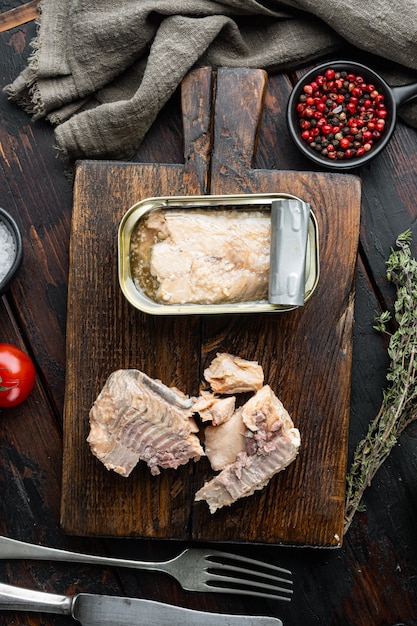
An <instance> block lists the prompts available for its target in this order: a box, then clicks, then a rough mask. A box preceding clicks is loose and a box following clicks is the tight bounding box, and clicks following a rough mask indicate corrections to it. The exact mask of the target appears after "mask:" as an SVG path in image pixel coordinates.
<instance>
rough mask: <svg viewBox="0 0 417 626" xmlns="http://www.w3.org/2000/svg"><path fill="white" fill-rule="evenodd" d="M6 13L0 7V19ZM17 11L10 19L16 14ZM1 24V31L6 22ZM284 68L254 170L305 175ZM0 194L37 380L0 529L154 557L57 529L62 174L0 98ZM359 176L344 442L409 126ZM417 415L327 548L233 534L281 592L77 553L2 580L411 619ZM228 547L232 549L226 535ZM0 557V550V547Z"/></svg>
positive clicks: (355, 425) (416, 547)
mask: <svg viewBox="0 0 417 626" xmlns="http://www.w3.org/2000/svg"><path fill="white" fill-rule="evenodd" d="M19 5H20V2H19V1H18V0H16V1H14V0H8V1H7V2H6V3H5V4H4V3H3V5H2V10H4V11H6V10H8V9H13V8H15V7H18V6H19ZM8 15H9V16H10V20H9V21H8V22H7V21H4V20H3V25H2V28H3V32H2V33H1V36H0V46H1V48H0V56H1V60H2V66H1V67H2V77H1V80H2V85H4V84H7V83H8V82H10V81H11V80H12V79H13V78H14V77H15V76H16V75H17V73H18V72H19V71H20V69H21V68H23V67H24V65H25V60H26V59H27V57H28V55H29V52H30V48H29V42H30V40H31V39H32V37H33V34H34V29H35V26H34V23H33V22H32V21H29V22H27V23H25V24H23V25H17V24H16V23H15V21H14V17H13V14H8ZM3 17H4V16H3ZM18 21H19V20H18ZM4 29H5V30H4ZM293 79H294V77H293V76H292V77H288V76H283V75H270V76H269V77H268V85H267V94H266V100H265V110H264V119H263V123H262V127H261V132H260V136H259V141H258V146H257V152H256V157H255V163H254V167H258V168H264V169H268V170H300V171H318V170H315V168H314V167H312V165H311V164H310V163H309V162H307V161H306V160H305V159H304V158H303V157H301V156H300V155H299V154H298V152H297V150H296V148H295V147H294V146H293V145H292V143H291V141H290V139H289V136H288V133H287V130H286V127H285V118H284V109H285V103H286V99H287V97H288V94H289V91H290V89H291V80H293ZM0 114H1V123H0V146H1V156H0V158H1V161H0V162H1V177H0V189H1V195H0V205H1V206H2V207H3V208H5V209H6V210H8V211H9V212H10V213H11V214H12V215H13V216H14V217H15V219H16V221H17V222H18V224H19V226H20V228H21V231H22V235H23V240H24V263H23V266H22V269H21V272H20V274H19V276H18V278H17V280H16V281H15V283H14V284H13V286H12V288H11V290H10V291H9V292H8V293H7V295H5V296H3V297H2V301H1V304H0V341H1V342H10V343H13V344H16V345H18V346H20V347H22V348H23V349H24V350H25V351H27V352H28V353H29V354H30V355H31V356H32V358H33V360H34V362H35V364H36V369H37V381H36V386H35V389H34V391H33V393H32V394H31V396H30V397H29V399H28V400H27V401H26V402H25V403H24V404H22V405H21V406H19V407H16V408H14V409H9V410H2V411H1V413H0V492H1V500H0V533H1V534H3V535H5V536H8V537H12V538H15V539H20V540H24V541H29V542H33V543H41V544H46V545H52V546H55V547H59V548H66V549H72V550H79V551H90V552H96V553H103V554H112V555H117V556H128V555H132V554H133V555H136V556H137V557H139V556H141V557H143V558H149V559H151V558H163V557H165V556H167V555H173V554H174V553H176V552H177V551H178V550H179V548H180V546H181V545H182V544H181V543H180V542H177V541H170V542H164V541H156V540H150V539H114V538H113V539H102V538H85V537H81V536H69V535H67V534H65V533H64V532H63V530H62V528H61V525H60V501H61V469H62V449H63V407H64V391H65V369H66V354H65V340H66V318H67V284H68V269H69V258H68V254H69V240H70V222H71V213H72V202H73V194H72V191H73V189H72V185H71V183H70V182H69V180H68V179H67V178H66V177H65V174H64V167H63V164H62V162H61V161H60V159H59V158H58V157H57V155H56V152H55V149H54V146H53V131H52V128H51V127H50V126H49V125H48V124H46V123H44V122H36V123H33V122H31V121H30V120H29V119H28V117H27V115H26V114H25V113H24V112H23V111H21V110H20V109H19V108H18V107H16V106H15V105H14V104H12V103H9V102H8V101H7V99H6V97H5V96H4V95H3V96H1V97H0ZM182 146H183V138H182V122H181V113H180V100H179V96H178V95H176V96H175V97H174V98H173V99H172V100H171V102H169V104H168V105H167V106H166V107H165V109H164V110H163V111H162V112H161V114H160V115H159V117H158V119H157V120H156V122H155V124H154V125H153V127H152V129H151V131H150V132H149V134H148V136H147V137H146V139H145V141H144V142H143V144H142V145H141V147H140V149H139V150H138V152H137V154H136V156H135V161H136V162H138V163H168V162H170V163H182V162H183V154H182ZM355 173H356V174H358V175H359V176H360V178H361V182H362V207H361V231H360V245H359V254H358V267H357V279H356V300H355V328H354V341H353V368H352V385H351V411H350V434H349V459H348V462H349V463H350V461H351V457H352V453H353V449H354V447H355V445H356V443H357V442H358V441H359V440H360V439H361V438H362V437H363V436H364V434H365V433H366V430H367V426H368V423H369V422H370V420H372V419H373V417H374V416H375V415H376V413H377V411H378V409H379V406H380V404H381V398H382V388H383V387H384V386H385V384H386V381H385V374H386V368H387V364H388V358H387V353H386V341H385V339H384V338H383V337H382V336H381V335H380V334H378V333H377V332H375V331H374V330H373V329H372V325H373V319H374V314H375V311H377V310H379V309H380V308H382V309H385V308H387V307H388V308H389V307H390V306H391V305H392V302H393V297H394V290H393V287H392V286H391V285H389V284H388V283H387V280H386V277H385V261H386V259H387V258H388V255H389V252H390V247H391V246H394V244H395V239H396V237H397V235H398V234H399V233H401V232H403V231H404V230H406V229H407V228H409V227H411V228H412V229H413V233H414V239H415V240H414V243H413V245H414V249H415V251H416V253H417V243H416V240H417V239H416V238H417V228H416V218H417V208H416V197H417V131H416V130H414V129H411V128H408V127H406V126H405V125H404V124H403V123H402V122H401V121H399V122H398V124H397V128H396V130H395V133H394V136H393V138H392V141H391V142H390V144H389V146H388V147H387V149H386V150H385V152H384V153H383V154H381V155H380V156H379V157H378V158H377V159H376V160H374V161H373V162H371V163H370V164H369V165H367V166H366V167H364V168H363V169H361V170H360V171H358V172H355ZM86 356H87V357H88V355H86ZM416 440H417V425H415V424H413V425H411V426H410V427H409V428H408V430H407V431H406V432H405V434H404V435H403V436H402V438H401V441H400V442H399V445H397V446H396V447H395V449H394V450H393V452H392V454H391V455H390V457H389V459H388V460H387V461H386V462H385V464H384V465H383V467H382V468H381V470H380V471H379V472H378V474H377V476H376V477H375V479H374V481H373V484H372V486H371V487H369V488H368V490H367V491H366V494H365V498H364V502H365V504H366V511H365V512H363V513H358V514H357V515H356V517H355V519H354V521H353V523H352V525H351V527H350V529H349V531H348V533H347V534H346V536H345V538H344V542H343V545H342V547H341V548H333V549H312V548H299V547H297V548H292V547H284V546H263V545H239V546H238V547H236V551H238V552H239V553H241V554H247V555H249V556H255V557H257V558H261V559H265V560H268V561H270V562H275V563H277V564H280V565H283V566H284V567H288V568H289V569H291V570H292V571H293V573H294V590H295V593H294V599H293V601H292V602H291V603H290V604H287V603H278V602H272V601H267V600H255V599H251V598H245V597H242V598H240V597H233V596H221V595H215V594H200V595H198V594H193V593H187V592H184V591H183V590H182V589H181V588H180V587H179V586H178V585H177V584H176V583H175V581H173V580H171V579H170V578H168V577H167V576H164V575H162V574H156V573H140V572H131V571H126V570H118V571H115V570H110V569H103V568H100V567H90V566H84V565H65V564H51V563H34V562H22V561H1V562H0V580H1V581H2V582H8V583H11V584H16V585H19V586H26V587H29V588H34V589H40V590H45V591H50V592H57V593H67V592H68V593H73V592H75V591H89V592H92V593H110V594H120V595H132V596H137V597H143V598H148V599H154V600H161V601H164V602H168V603H172V604H178V605H182V606H186V607H190V608H199V609H202V610H208V611H216V612H224V613H225V612H234V613H240V614H245V613H248V614H254V615H255V614H266V615H274V616H278V617H281V619H282V620H283V622H284V624H285V626H290V625H292V626H300V625H303V626H310V625H314V624H325V625H329V626H330V625H337V626H340V625H346V626H348V625H352V626H362V625H363V626H369V625H370V624H372V625H375V626H388V625H389V626H394V624H396V625H397V624H398V625H399V624H406V625H407V626H411V625H412V624H417V584H416V580H417V539H416V532H415V528H416V525H417V452H416V450H417V447H416V446H417V441H416ZM229 547H230V546H229ZM0 556H1V555H0ZM0 623H1V624H31V625H34V624H43V625H45V626H46V625H49V624H62V625H63V624H66V623H68V624H69V623H71V622H70V620H69V619H67V618H61V617H50V616H40V615H36V614H34V615H28V614H23V613H22V614H17V613H4V614H0Z"/></svg>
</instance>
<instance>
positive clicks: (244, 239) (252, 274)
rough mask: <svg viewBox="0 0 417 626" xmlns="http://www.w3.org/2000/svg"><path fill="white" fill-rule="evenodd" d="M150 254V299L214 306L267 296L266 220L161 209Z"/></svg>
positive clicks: (235, 214) (227, 213)
mask: <svg viewBox="0 0 417 626" xmlns="http://www.w3.org/2000/svg"><path fill="white" fill-rule="evenodd" d="M164 219H165V225H164V227H163V228H162V227H160V232H161V233H162V234H161V239H162V240H161V241H156V243H155V245H153V246H152V248H151V250H150V261H149V267H150V273H151V275H152V276H153V277H155V278H156V281H157V284H158V288H157V292H156V299H157V300H158V301H159V302H163V303H165V304H186V303H188V304H216V303H223V302H245V301H258V300H264V299H266V298H267V297H268V284H269V257H270V237H271V235H270V232H271V224H270V216H269V215H268V214H267V213H262V212H257V213H250V212H247V213H245V214H243V213H242V212H240V213H239V212H233V211H223V212H219V211H217V212H216V211H201V212H198V211H183V212H175V211H167V212H166V213H165V215H164Z"/></svg>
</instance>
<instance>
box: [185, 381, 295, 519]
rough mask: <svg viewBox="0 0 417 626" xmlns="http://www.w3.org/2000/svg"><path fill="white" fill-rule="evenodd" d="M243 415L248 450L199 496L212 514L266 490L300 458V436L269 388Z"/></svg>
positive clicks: (243, 410)
mask: <svg viewBox="0 0 417 626" xmlns="http://www.w3.org/2000/svg"><path fill="white" fill-rule="evenodd" d="M241 412H242V421H243V422H244V424H245V427H246V430H245V435H244V437H245V449H244V450H243V451H241V452H238V454H237V457H236V459H235V461H234V462H232V463H230V464H228V465H226V467H224V469H222V471H221V472H220V473H219V474H218V475H217V476H215V477H214V478H213V479H212V480H210V481H208V482H207V483H206V484H205V485H204V486H203V487H202V488H201V489H200V490H199V491H197V493H196V496H195V500H196V501H199V500H205V501H206V502H207V504H208V506H209V509H210V512H211V513H215V511H217V509H220V508H222V507H224V506H229V505H231V504H233V503H234V502H236V500H239V499H240V498H245V497H248V496H250V495H252V494H253V493H254V492H255V491H257V490H259V489H263V488H264V487H265V486H266V485H267V484H268V482H269V481H270V479H271V478H272V477H273V476H274V475H275V474H277V473H278V472H280V471H282V470H283V469H284V468H286V467H287V466H288V465H289V464H290V463H292V461H294V459H295V458H296V456H297V454H298V450H299V447H300V432H299V430H298V429H297V428H295V427H294V424H293V421H292V419H291V417H290V416H289V414H288V412H287V411H286V409H285V408H284V406H283V404H282V402H281V401H280V400H279V398H277V397H276V395H275V394H274V392H273V391H272V389H271V388H270V387H269V386H268V385H265V386H264V387H263V388H262V389H261V390H260V391H258V392H257V393H256V394H255V395H254V396H253V397H252V398H250V400H248V402H247V403H246V404H245V405H244V406H243V407H242V408H241ZM223 427H224V425H222V426H218V427H213V428H219V429H221V428H223Z"/></svg>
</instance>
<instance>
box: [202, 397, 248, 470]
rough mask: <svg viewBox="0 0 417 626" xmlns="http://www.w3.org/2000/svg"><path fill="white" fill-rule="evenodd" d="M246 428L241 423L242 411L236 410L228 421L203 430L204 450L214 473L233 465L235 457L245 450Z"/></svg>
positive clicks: (242, 422)
mask: <svg viewBox="0 0 417 626" xmlns="http://www.w3.org/2000/svg"><path fill="white" fill-rule="evenodd" d="M246 431H247V427H246V425H245V423H244V421H243V417H242V409H238V410H237V411H235V413H233V415H232V416H231V417H229V419H228V420H226V421H225V422H223V423H222V424H220V425H219V426H207V428H205V430H204V438H205V439H204V450H205V453H206V456H207V458H208V460H209V461H210V465H211V467H212V469H214V471H219V470H222V469H224V468H225V467H226V466H227V465H230V464H231V463H234V462H235V461H236V459H237V456H238V455H239V454H240V453H241V452H244V451H245V449H246V436H245V434H246Z"/></svg>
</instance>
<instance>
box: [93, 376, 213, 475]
mask: <svg viewBox="0 0 417 626" xmlns="http://www.w3.org/2000/svg"><path fill="white" fill-rule="evenodd" d="M192 414H193V409H192V400H191V399H190V398H187V397H186V396H185V395H184V394H183V393H181V392H180V391H178V390H177V389H173V388H170V387H167V386H165V385H164V384H163V383H161V382H160V381H157V380H154V379H152V378H150V377H149V376H147V375H146V374H144V373H143V372H141V371H140V370H137V369H122V370H117V371H115V372H113V373H112V374H111V375H110V376H109V377H108V379H107V381H106V383H105V384H104V386H103V388H102V390H101V392H100V394H99V395H98V397H97V399H96V401H95V402H94V404H93V406H92V408H91V410H90V414H89V416H90V433H89V436H88V439H87V441H88V443H89V444H90V448H91V451H92V453H93V454H94V455H95V456H96V457H97V458H98V459H100V461H101V462H102V463H103V464H104V465H105V467H106V468H107V469H111V470H114V471H115V472H117V473H118V474H121V475H122V476H129V474H130V473H131V472H132V470H133V468H134V467H135V466H136V465H137V463H138V462H139V460H143V461H145V462H146V463H147V465H148V466H149V468H150V470H151V473H152V474H154V475H156V474H159V473H160V469H161V468H163V469H166V468H177V467H179V466H180V465H184V464H186V463H187V462H188V461H189V460H190V459H194V460H198V459H200V457H201V456H203V455H204V451H203V449H202V447H201V445H200V442H199V439H198V437H197V436H196V434H195V433H196V432H198V428H197V425H196V423H195V422H194V420H193V418H192Z"/></svg>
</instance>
